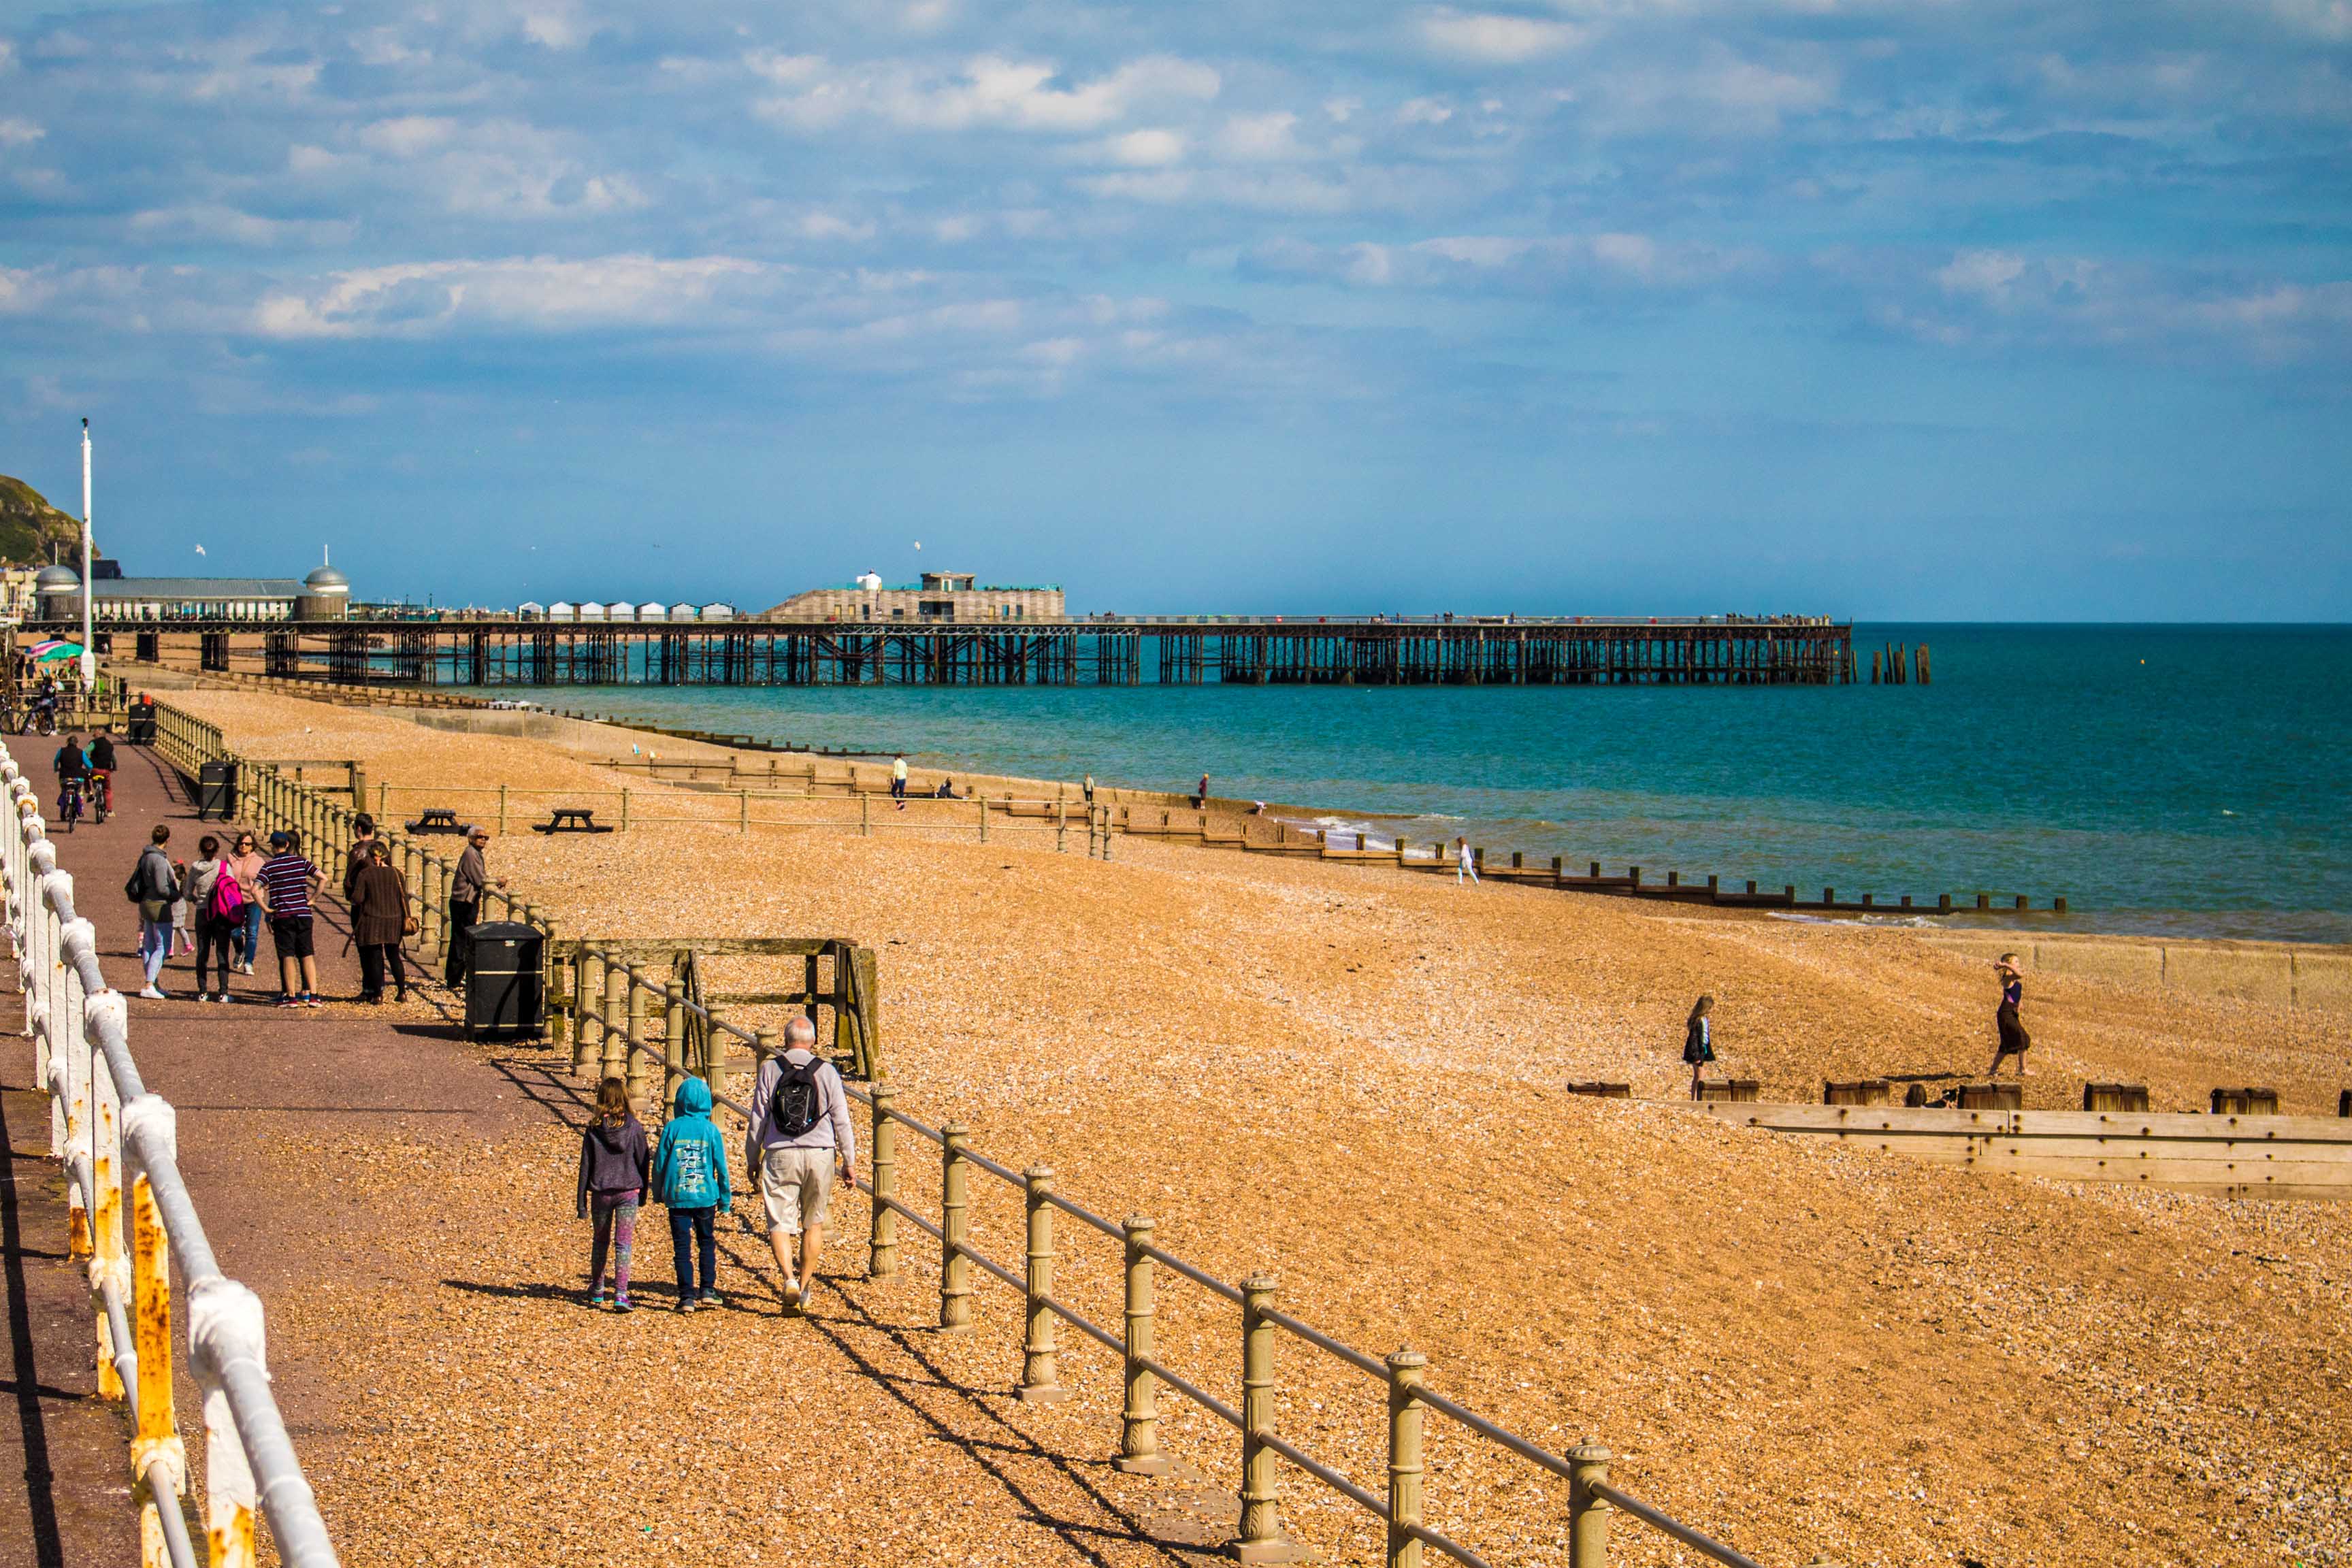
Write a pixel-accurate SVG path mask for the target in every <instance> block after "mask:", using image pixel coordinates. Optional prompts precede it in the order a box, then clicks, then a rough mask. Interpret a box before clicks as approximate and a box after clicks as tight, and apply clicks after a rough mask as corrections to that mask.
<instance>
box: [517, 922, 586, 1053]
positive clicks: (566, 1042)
mask: <svg viewBox="0 0 2352 1568" xmlns="http://www.w3.org/2000/svg"><path fill="white" fill-rule="evenodd" d="M538 911H539V906H538V905H537V904H526V905H524V906H523V917H524V918H525V919H526V920H536V921H537V922H538V925H539V929H540V930H541V931H543V932H545V933H546V934H545V935H544V936H543V937H541V946H540V954H539V997H540V1003H541V1006H542V1007H544V1008H545V1010H546V1013H547V1042H548V1044H549V1045H550V1046H551V1047H554V1048H555V1049H557V1050H559V1051H561V1050H566V1049H568V1048H569V1047H570V1046H571V1043H572V1038H573V1037H574V1036H575V1035H576V1034H577V1033H578V1030H579V1018H578V1003H579V996H578V994H577V992H576V991H570V990H567V989H566V985H567V984H572V985H576V984H577V983H578V976H577V975H574V976H572V977H571V978H570V980H569V981H567V979H566V977H565V974H564V967H565V965H564V960H563V954H562V949H561V948H560V946H559V945H558V943H557V942H556V940H555V921H553V920H552V919H551V918H547V917H544V916H541V915H540V914H539V912H538ZM566 1059H567V1060H568V1059H569V1058H566Z"/></svg>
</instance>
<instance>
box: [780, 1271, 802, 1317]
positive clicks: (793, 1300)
mask: <svg viewBox="0 0 2352 1568" xmlns="http://www.w3.org/2000/svg"><path fill="white" fill-rule="evenodd" d="M800 1305H801V1282H800V1281H799V1280H797V1279H787V1280H785V1281H784V1310H785V1311H787V1312H796V1311H798V1310H800Z"/></svg>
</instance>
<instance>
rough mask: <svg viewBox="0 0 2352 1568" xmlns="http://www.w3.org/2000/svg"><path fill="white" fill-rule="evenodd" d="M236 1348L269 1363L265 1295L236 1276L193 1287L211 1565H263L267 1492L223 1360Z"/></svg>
mask: <svg viewBox="0 0 2352 1568" xmlns="http://www.w3.org/2000/svg"><path fill="white" fill-rule="evenodd" d="M232 1345H234V1346H236V1348H238V1349H245V1348H247V1347H249V1348H250V1351H251V1352H252V1354H253V1356H254V1358H255V1359H256V1360H257V1361H258V1362H261V1363H262V1364H263V1365H264V1366H265V1367H266V1366H267V1364H268V1363H267V1358H266V1352H265V1351H264V1349H263V1345H264V1336H263V1324H262V1315H261V1298H260V1297H258V1296H257V1295H255V1294H254V1293H253V1292H252V1291H250V1290H248V1289H246V1288H245V1287H244V1286H242V1285H239V1284H237V1283H236V1282H235V1281H233V1280H228V1279H208V1280H205V1281H204V1282H203V1283H201V1284H199V1285H197V1286H196V1287H195V1288H194V1289H193V1290H191V1291H189V1292H188V1360H189V1362H190V1363H191V1365H192V1367H193V1368H194V1372H195V1374H196V1386H197V1387H198V1388H199V1389H201V1390H202V1391H203V1393H204V1400H205V1539H206V1543H207V1544H208V1545H209V1547H210V1549H211V1550H210V1552H209V1554H208V1556H207V1557H206V1559H205V1561H206V1563H207V1564H208V1568H255V1564H256V1563H257V1562H258V1561H259V1558H258V1555H257V1552H256V1549H255V1546H254V1512H255V1510H256V1509H257V1507H258V1506H259V1503H260V1496H259V1494H258V1492H257V1490H256V1489H255V1487H254V1484H253V1467H252V1466H251V1465H249V1464H247V1462H246V1457H245V1444H244V1442H243V1440H242V1439H241V1438H240V1437H239V1436H237V1431H236V1416H235V1415H233V1414H232V1413H231V1411H230V1408H229V1401H228V1391H227V1389H226V1387H225V1386H223V1384H222V1383H221V1379H220V1370H219V1368H220V1362H221V1360H222V1358H223V1357H224V1356H225V1355H226V1354H227V1353H228V1352H229V1350H230V1347H231V1346H232Z"/></svg>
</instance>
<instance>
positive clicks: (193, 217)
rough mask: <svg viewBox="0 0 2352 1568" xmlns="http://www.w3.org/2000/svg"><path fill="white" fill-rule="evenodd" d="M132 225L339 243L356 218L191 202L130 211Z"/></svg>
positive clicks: (261, 241)
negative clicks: (266, 213) (275, 214)
mask: <svg viewBox="0 0 2352 1568" xmlns="http://www.w3.org/2000/svg"><path fill="white" fill-rule="evenodd" d="M131 229H132V231H133V232H134V233H137V234H139V235H141V236H142V237H152V238H155V239H159V240H160V239H165V238H170V237H177V236H182V235H194V236H197V237H202V238H205V239H221V240H226V241H228V242H229V243H231V244H233V245H249V246H279V245H340V244H342V243H345V242H347V241H348V240H350V239H351V237H352V235H353V234H355V233H357V232H358V229H359V222H358V220H357V219H355V218H331V219H293V220H289V219H283V218H268V217H261V216H257V215H255V214H253V213H248V212H241V211H239V210H238V209H237V208H236V207H233V206H229V205H226V204H223V203H217V202H194V203H188V204H184V205H179V206H172V207H152V208H150V209H148V210H147V211H144V212H139V213H133V214H132V215H131Z"/></svg>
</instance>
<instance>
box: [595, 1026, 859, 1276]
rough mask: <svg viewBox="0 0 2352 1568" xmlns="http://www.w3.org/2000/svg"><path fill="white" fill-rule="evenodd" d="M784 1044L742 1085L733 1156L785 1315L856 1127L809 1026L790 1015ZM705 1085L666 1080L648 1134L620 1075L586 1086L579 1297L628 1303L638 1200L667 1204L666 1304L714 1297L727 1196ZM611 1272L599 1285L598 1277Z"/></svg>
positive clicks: (819, 1247) (851, 1179)
mask: <svg viewBox="0 0 2352 1568" xmlns="http://www.w3.org/2000/svg"><path fill="white" fill-rule="evenodd" d="M784 1047H785V1048H784V1049H783V1050H782V1052H780V1053H779V1054H777V1055H775V1056H772V1057H770V1058H768V1059H767V1060H766V1061H765V1062H763V1063H762V1064H761V1068H760V1073H759V1077H758V1079H756V1080H754V1082H753V1084H752V1089H751V1126H750V1128H749V1129H748V1130H747V1131H746V1133H745V1136H744V1143H743V1155H744V1164H745V1166H746V1168H747V1169H748V1170H749V1171H750V1173H751V1176H752V1178H753V1180H754V1181H755V1182H756V1184H757V1185H758V1190H759V1194H760V1208H761V1221H762V1222H763V1223H762V1224H761V1229H763V1230H764V1231H765V1233H766V1235H767V1237H768V1246H769V1247H770V1249H771V1250H772V1252H773V1253H774V1254H775V1258H776V1268H777V1271H778V1274H779V1276H780V1279H781V1282H782V1297H783V1308H784V1310H785V1312H787V1313H788V1314H796V1313H798V1312H799V1311H800V1310H801V1303H802V1301H803V1300H804V1299H805V1297H806V1295H807V1293H808V1291H809V1289H811V1287H812V1286H814V1283H815V1281H816V1266H817V1260H818V1258H819V1257H820V1256H821V1255H822V1253H823V1252H824V1223H825V1215H826V1212H827V1209H828V1207H829V1206H830V1204H831V1201H832V1197H833V1190H834V1187H835V1183H836V1180H837V1181H839V1182H841V1183H845V1184H848V1186H849V1187H850V1188H851V1189H852V1190H855V1189H856V1185H857V1133H856V1124H855V1123H854V1122H852V1121H851V1120H850V1116H849V1093H848V1090H847V1089H845V1088H844V1087H843V1086H842V1082H841V1073H840V1071H839V1070H838V1069H837V1068H835V1067H834V1065H833V1064H832V1063H831V1062H828V1061H826V1060H824V1058H822V1057H819V1056H818V1055H817V1054H816V1026H815V1025H814V1024H812V1023H811V1022H810V1021H809V1020H808V1019H807V1018H805V1017H797V1018H794V1019H793V1020H792V1022H791V1023H790V1024H789V1025H788V1026H786V1027H785V1030H784ZM710 1107H711V1099H710V1089H709V1086H708V1085H706V1084H705V1083H704V1082H703V1081H702V1080H701V1079H698V1078H688V1079H684V1080H683V1081H681V1082H680V1083H679V1084H678V1086H677V1094H676V1095H675V1096H674V1097H673V1099H672V1100H671V1104H670V1115H669V1119H668V1120H667V1121H666V1122H664V1123H663V1125H662V1130H661V1136H660V1139H659V1140H658V1142H652V1143H649V1142H648V1141H647V1139H646V1130H645V1126H644V1124H643V1123H641V1122H640V1121H638V1120H637V1117H636V1114H635V1111H633V1110H631V1109H630V1106H629V1092H628V1086H627V1085H626V1084H625V1082H624V1081H623V1080H622V1079H617V1078H608V1079H604V1082H603V1083H602V1084H601V1085H599V1086H598V1088H597V1092H596V1113H595V1115H594V1117H593V1119H592V1120H591V1121H589V1123H588V1126H587V1128H586V1130H585V1131H583V1133H582V1134H581V1139H580V1173H579V1183H578V1188H577V1193H576V1197H575V1207H576V1212H577V1214H578V1216H579V1217H580V1218H582V1219H584V1220H588V1221H590V1222H591V1229H590V1233H589V1247H588V1304H589V1305H590V1306H591V1307H592V1308H600V1309H601V1308H605V1307H609V1308H611V1309H612V1310H614V1311H616V1312H626V1311H630V1310H634V1303H633V1302H632V1301H631V1300H630V1298H629V1264H630V1255H631V1251H632V1248H633V1247H634V1245H635V1237H636V1223H637V1213H638V1211H639V1210H640V1209H641V1208H643V1207H644V1206H645V1205H646V1203H647V1202H649V1201H658V1202H659V1203H660V1204H661V1205H663V1206H664V1207H665V1208H666V1209H667V1210H668V1211H669V1237H670V1249H671V1253H672V1257H673V1259H674V1262H675V1266H676V1268H677V1310H680V1311H682V1312H691V1311H698V1310H703V1309H705V1308H709V1307H715V1306H717V1305H719V1292H718V1258H717V1248H716V1226H717V1219H718V1215H721V1214H725V1213H729V1212H730V1211H731V1210H732V1209H733V1207H734V1178H733V1175H732V1174H731V1173H730V1170H729V1167H728V1160H727V1143H726V1140H725V1139H723V1138H722V1137H720V1136H719V1131H718V1129H717V1127H716V1126H715V1124H713V1122H712V1121H711V1120H710ZM608 1279H609V1280H610V1281H611V1289H609V1290H607V1289H606V1281H607V1280H608Z"/></svg>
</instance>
